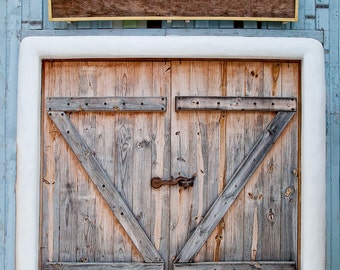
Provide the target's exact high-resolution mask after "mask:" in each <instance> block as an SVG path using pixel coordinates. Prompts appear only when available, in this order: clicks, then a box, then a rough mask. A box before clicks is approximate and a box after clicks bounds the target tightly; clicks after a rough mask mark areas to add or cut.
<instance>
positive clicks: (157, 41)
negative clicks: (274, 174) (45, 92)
mask: <svg viewBox="0 0 340 270" xmlns="http://www.w3.org/2000/svg"><path fill="white" fill-rule="evenodd" d="M323 56H324V54H323V47H322V46H321V44H320V43H319V42H318V41H316V40H313V39H304V38H247V37H213V36H202V37H189V36H182V37H176V36H157V37H149V36H142V37H141V36H139V37H132V36H130V37H117V36H110V37H99V36H96V37H90V36H87V37H28V38H25V39H24V40H23V41H22V43H21V48H20V59H19V89H18V134H17V147H18V148H17V151H18V158H17V187H16V196H17V201H16V202H17V220H16V270H36V269H38V257H39V193H40V192H39V186H40V185H39V181H40V118H41V117H40V116H41V64H42V60H43V59H52V58H53V59H64V58H96V59H98V58H105V59H109V58H172V57H173V58H221V59H228V58H244V59H295V60H301V62H302V65H301V89H302V91H301V100H302V122H301V136H302V139H301V185H302V188H301V242H300V245H301V246H300V248H301V253H300V265H301V269H302V270H313V269H315V270H323V269H325V222H326V221H325V220H326V219H325V213H326V211H325V209H326V199H325V194H326V184H325V164H326V161H325V140H326V132H325V127H326V124H325V78H324V77H325V75H324V74H325V73H324V58H323Z"/></svg>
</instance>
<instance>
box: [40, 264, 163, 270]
mask: <svg viewBox="0 0 340 270" xmlns="http://www.w3.org/2000/svg"><path fill="white" fill-rule="evenodd" d="M43 269H44V270H78V269H79V270H113V269H126V270H143V269H145V270H149V269H150V270H162V269H163V263H123V262H117V263H66V262H51V263H46V264H45V265H44V268H43Z"/></svg>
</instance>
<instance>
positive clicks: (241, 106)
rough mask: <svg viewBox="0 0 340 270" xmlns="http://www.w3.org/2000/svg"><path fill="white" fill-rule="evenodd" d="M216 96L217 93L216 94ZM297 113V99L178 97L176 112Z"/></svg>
mask: <svg viewBox="0 0 340 270" xmlns="http://www.w3.org/2000/svg"><path fill="white" fill-rule="evenodd" d="M214 94H216V93H214ZM192 110H202V111H213V110H218V111H274V112H275V111H296V99H295V98H275V97H273V98H268V97H230V96H229V97H218V96H210V97H200V96H187V97H185V96H178V97H176V111H192Z"/></svg>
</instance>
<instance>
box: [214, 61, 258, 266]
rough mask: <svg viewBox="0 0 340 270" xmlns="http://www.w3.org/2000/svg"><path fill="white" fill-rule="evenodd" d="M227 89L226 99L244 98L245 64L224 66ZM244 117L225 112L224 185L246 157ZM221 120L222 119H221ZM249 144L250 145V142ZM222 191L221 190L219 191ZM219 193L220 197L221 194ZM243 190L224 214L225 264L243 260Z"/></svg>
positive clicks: (235, 113) (240, 114)
mask: <svg viewBox="0 0 340 270" xmlns="http://www.w3.org/2000/svg"><path fill="white" fill-rule="evenodd" d="M225 72H226V76H227V78H226V90H227V95H228V96H240V97H242V96H244V93H245V89H244V86H245V67H244V63H240V62H236V61H235V62H228V63H227V64H226V71H225ZM229 78H232V79H229ZM245 117H246V114H245V113H244V112H240V111H236V112H232V113H231V112H226V113H225V115H224V118H225V119H224V121H225V122H226V124H225V125H226V127H225V128H226V130H225V133H226V152H225V155H226V156H225V159H226V165H225V166H226V168H225V172H224V182H225V185H227V184H228V181H229V180H230V179H231V177H232V175H233V173H234V172H235V171H236V169H237V167H238V166H239V164H240V163H241V162H242V159H243V158H244V157H245V154H246V153H245V135H246V132H245V131H246V128H247V126H246V122H245ZM222 120H223V119H222ZM250 143H252V142H250ZM222 190H223V189H222ZM222 190H220V192H219V194H220V193H221V192H222ZM244 194H245V191H244V189H243V190H242V191H241V192H240V194H239V196H238V197H237V198H236V199H235V201H234V203H233V204H232V205H231V207H230V208H229V210H228V214H227V215H224V217H223V221H224V229H223V235H224V239H223V242H224V246H225V251H224V254H222V255H221V259H223V260H225V261H232V260H239V261H242V260H243V259H244V251H243V243H244V239H245V238H246V237H247V236H246V234H245V233H244V200H245V198H244Z"/></svg>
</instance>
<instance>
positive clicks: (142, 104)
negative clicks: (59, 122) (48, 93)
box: [46, 97, 167, 112]
mask: <svg viewBox="0 0 340 270" xmlns="http://www.w3.org/2000/svg"><path fill="white" fill-rule="evenodd" d="M166 103H167V98H166V97H48V98H47V101H46V108H47V110H48V111H64V112H81V111H85V112H125V111H128V112H138V111H147V112H148V111H150V112H157V111H159V112H164V111H165V110H166Z"/></svg>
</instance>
